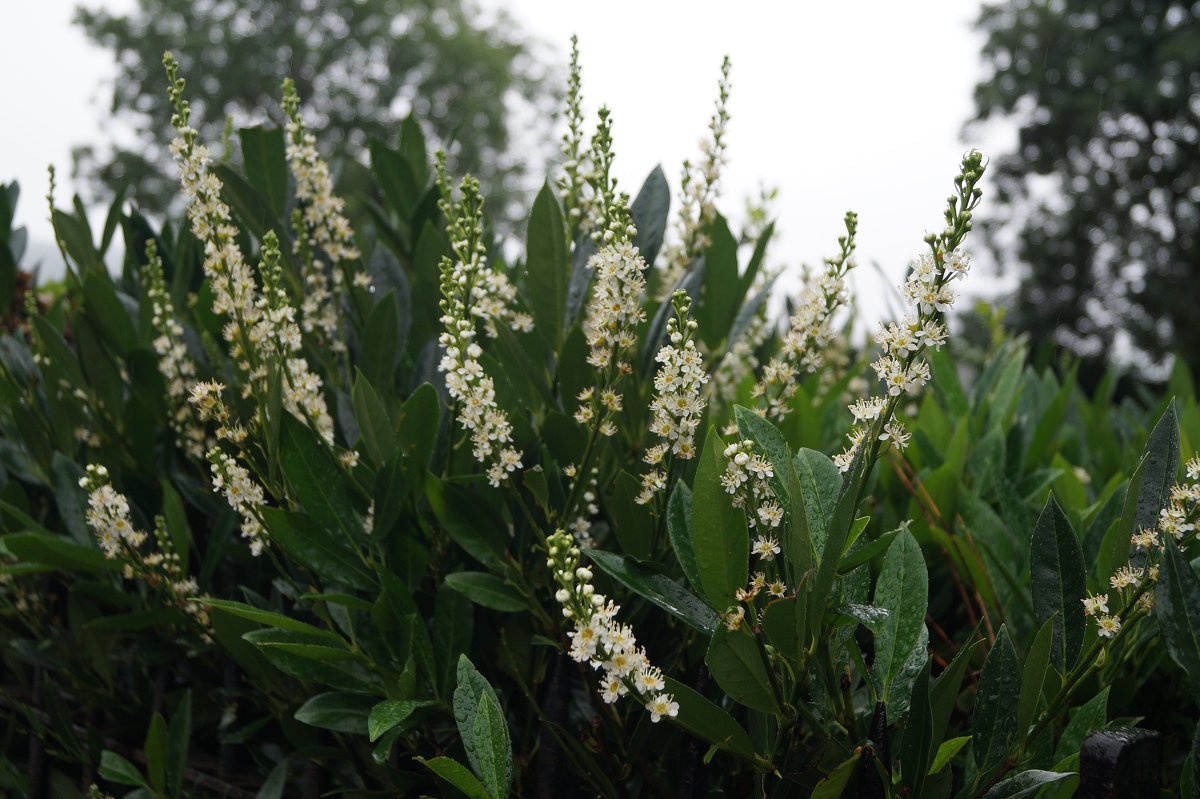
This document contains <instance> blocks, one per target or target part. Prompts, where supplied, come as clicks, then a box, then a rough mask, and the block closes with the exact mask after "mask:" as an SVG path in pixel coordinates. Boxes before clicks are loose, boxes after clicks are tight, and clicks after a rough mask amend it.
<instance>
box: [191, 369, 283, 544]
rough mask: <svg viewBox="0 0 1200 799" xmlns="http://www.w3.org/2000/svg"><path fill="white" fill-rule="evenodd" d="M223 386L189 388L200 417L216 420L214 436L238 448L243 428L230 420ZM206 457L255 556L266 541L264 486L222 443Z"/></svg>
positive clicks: (216, 484)
mask: <svg viewBox="0 0 1200 799" xmlns="http://www.w3.org/2000/svg"><path fill="white" fill-rule="evenodd" d="M224 390H225V386H223V385H221V384H220V383H197V384H196V385H195V386H194V387H193V388H192V397H191V402H192V404H193V405H194V406H195V407H196V409H197V411H199V413H200V418H201V419H203V420H205V421H213V422H216V424H217V431H216V432H217V438H219V439H220V440H222V441H226V442H228V443H229V444H232V445H233V446H235V447H238V448H239V449H240V448H241V447H242V445H243V444H244V442H245V440H246V431H245V429H244V428H242V427H241V426H240V425H236V424H231V417H230V413H229V408H228V407H227V406H226V405H225V401H224V399H223V398H222V396H221V394H222V392H223V391H224ZM207 457H208V461H209V464H210V467H209V468H210V470H211V472H212V486H213V490H214V491H218V492H220V493H222V494H224V495H225V501H226V502H228V503H229V507H231V508H233V510H234V511H235V512H236V513H237V514H238V516H240V517H241V519H242V537H243V538H245V539H247V540H249V542H250V554H252V555H254V556H255V557H257V556H258V555H260V554H262V550H263V546H264V544H265V543H266V536H265V534H264V529H263V524H262V518H261V509H262V507H263V505H264V504H265V501H264V496H265V492H264V491H263V487H262V486H261V485H260V484H259V483H258V482H257V481H256V480H255V479H254V478H253V477H252V476H251V475H250V471H249V470H248V469H247V468H246V467H245V466H243V465H242V464H240V463H238V461H237V459H236V458H235V457H234V456H232V455H230V454H229V453H228V452H226V451H225V450H224V449H222V448H221V447H219V446H213V447H211V448H209V450H208V454H207Z"/></svg>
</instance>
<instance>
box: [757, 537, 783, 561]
mask: <svg viewBox="0 0 1200 799" xmlns="http://www.w3.org/2000/svg"><path fill="white" fill-rule="evenodd" d="M750 552H751V554H754V555H757V556H758V557H760V558H762V559H763V560H775V556H776V555H778V554H779V552H780V550H779V541H777V540H776V539H774V538H768V537H766V536H759V537H758V538H756V539H755V540H754V546H753V547H752V548H751V550H750Z"/></svg>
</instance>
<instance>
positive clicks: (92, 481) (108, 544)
mask: <svg viewBox="0 0 1200 799" xmlns="http://www.w3.org/2000/svg"><path fill="white" fill-rule="evenodd" d="M79 486H80V488H83V489H84V490H85V491H87V492H88V509H87V511H86V513H85V514H84V516H85V518H86V519H87V523H88V525H89V526H90V527H91V528H92V530H93V531H94V532H95V534H96V541H97V543H98V544H99V545H100V550H101V551H102V552H103V553H104V557H106V558H108V559H109V560H120V561H121V562H122V565H123V567H124V568H123V572H124V574H125V577H126V579H134V578H137V579H140V580H142V581H143V582H145V583H146V584H147V585H149V586H150V587H151V588H153V589H155V590H158V591H161V592H163V593H164V594H165V595H166V596H167V598H168V599H169V600H170V602H171V604H173V605H175V606H176V607H178V608H179V609H180V610H182V611H184V612H185V613H187V614H188V615H189V616H191V617H192V618H193V619H195V620H196V621H197V622H198V623H199V624H200V625H201V626H205V627H206V626H208V611H207V610H206V609H205V607H204V605H203V604H201V603H199V602H197V601H195V600H194V599H193V597H196V596H198V595H199V594H200V586H199V585H198V584H197V582H196V580H195V578H192V577H188V576H185V575H184V573H183V569H182V568H181V566H180V562H179V553H178V552H176V551H175V546H174V544H173V543H172V541H171V537H170V535H169V534H168V533H167V528H166V522H165V521H164V520H163V518H162V517H161V516H160V517H157V518H156V519H155V520H154V536H153V544H152V545H151V546H146V544H147V542H149V541H150V540H151V537H150V536H149V535H147V534H146V533H144V532H142V531H141V530H138V529H137V528H136V527H134V525H133V522H132V521H131V520H130V518H129V500H128V499H126V497H125V495H124V494H121V493H120V492H118V491H117V490H116V489H114V488H113V487H112V484H111V483H110V482H109V476H108V469H106V468H104V467H103V466H100V465H97V464H89V465H88V467H87V471H86V473H85V474H84V476H83V477H82V478H80V480H79Z"/></svg>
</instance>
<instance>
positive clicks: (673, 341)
mask: <svg viewBox="0 0 1200 799" xmlns="http://www.w3.org/2000/svg"><path fill="white" fill-rule="evenodd" d="M671 303H672V305H673V306H674V309H675V316H674V317H672V318H671V319H668V320H667V342H668V343H667V344H664V345H663V346H662V347H661V348H660V349H659V351H658V354H657V355H656V356H655V360H656V361H657V362H658V364H659V367H658V371H657V372H656V373H655V375H654V391H655V395H654V399H652V400H651V401H650V411H651V413H652V414H653V418H652V419H651V421H650V432H651V433H654V434H655V435H656V436H658V437H659V438H661V439H663V440H662V442H661V443H658V444H655V445H654V446H652V447H650V448H649V449H647V450H646V454H645V457H644V460H645V461H646V463H647V464H649V465H650V466H652V467H654V468H652V469H651V470H650V472H648V473H647V474H646V475H644V476H643V477H642V491H641V493H640V494H638V496H637V502H638V504H640V505H645V504H647V503H648V502H650V500H651V499H653V498H654V496H655V495H656V494H657V493H658V492H660V491H663V490H665V489H666V487H667V479H668V474H667V471H666V470H664V469H663V468H661V467H662V465H663V462H664V459H667V458H668V456H670V457H675V458H679V459H681V460H690V459H691V458H694V457H696V428H697V427H699V425H700V417H701V415H702V414H703V413H704V408H705V406H706V405H707V404H708V403H707V402H706V401H705V399H704V396H703V392H704V384H705V383H707V382H708V374H707V373H706V372H705V371H704V358H703V356H702V355H701V354H700V351H699V350H698V349H696V342H695V340H693V338H692V334H693V333H694V332H695V330H696V320H694V319H692V318H691V310H692V300H691V298H690V297H689V296H688V294H687V292H686V291H684V290H682V289H680V290H678V291H676V292H675V294H674V295H673V296H672V297H671Z"/></svg>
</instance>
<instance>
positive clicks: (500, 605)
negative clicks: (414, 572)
mask: <svg viewBox="0 0 1200 799" xmlns="http://www.w3.org/2000/svg"><path fill="white" fill-rule="evenodd" d="M446 585H447V586H449V587H450V588H452V589H454V590H455V591H457V592H458V593H460V594H462V595H463V596H465V597H466V598H467V599H469V600H471V601H472V602H474V603H475V604H476V605H483V606H484V607H485V608H491V609H492V610H499V611H503V612H505V613H515V612H517V611H521V610H525V609H527V608H528V607H529V603H528V602H526V601H525V598H524V597H523V596H521V595H520V594H519V593H517V590H516V589H515V588H513V587H512V586H511V585H509V584H508V583H506V582H504V581H503V580H502V579H500V578H499V577H497V576H496V575H494V574H487V573H486V572H453V573H451V574H447V575H446Z"/></svg>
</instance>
